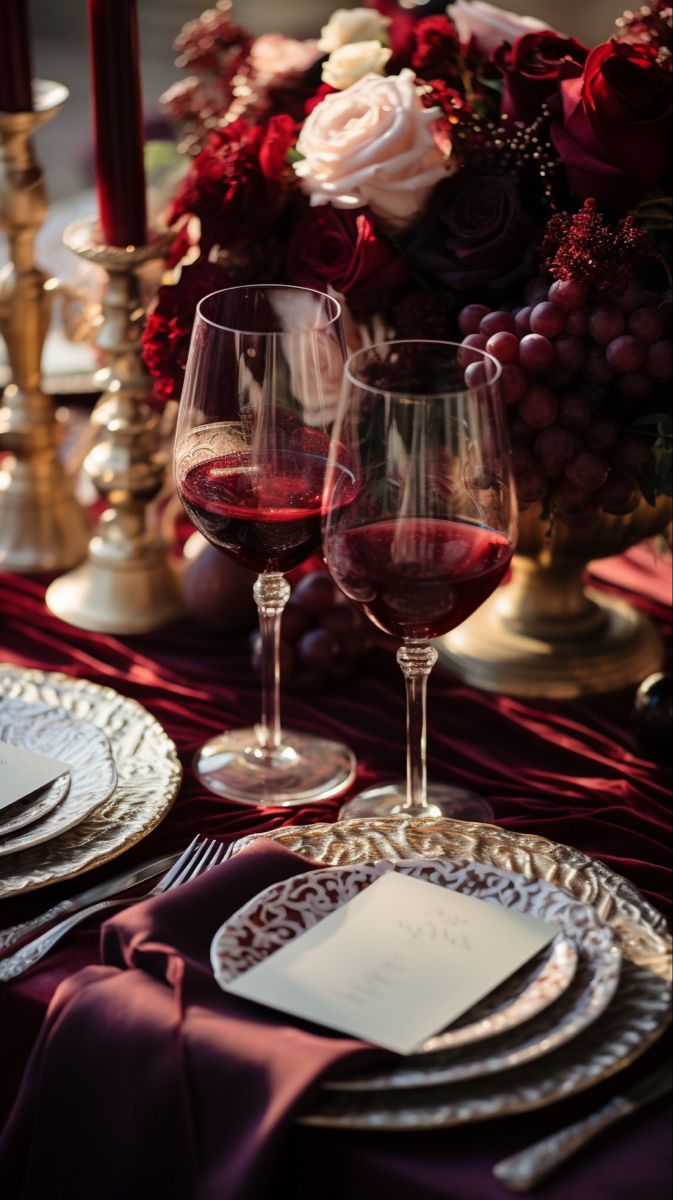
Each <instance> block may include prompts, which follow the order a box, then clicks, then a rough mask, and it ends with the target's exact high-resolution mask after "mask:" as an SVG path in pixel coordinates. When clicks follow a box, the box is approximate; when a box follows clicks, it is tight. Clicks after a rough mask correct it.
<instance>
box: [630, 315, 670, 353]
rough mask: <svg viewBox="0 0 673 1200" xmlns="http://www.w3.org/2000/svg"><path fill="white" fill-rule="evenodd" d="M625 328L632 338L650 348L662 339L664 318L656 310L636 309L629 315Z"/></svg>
mask: <svg viewBox="0 0 673 1200" xmlns="http://www.w3.org/2000/svg"><path fill="white" fill-rule="evenodd" d="M626 328H627V330H628V332H629V333H630V334H632V335H633V337H636V338H639V339H640V341H641V342H644V343H645V345H646V346H651V345H652V342H658V341H659V339H660V338H662V337H663V334H664V318H663V316H662V314H661V313H660V312H658V311H657V309H656V308H636V309H635V311H634V312H632V313H629V317H628V320H627V322H626Z"/></svg>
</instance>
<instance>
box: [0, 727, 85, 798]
mask: <svg viewBox="0 0 673 1200" xmlns="http://www.w3.org/2000/svg"><path fill="white" fill-rule="evenodd" d="M69 770H70V766H69V764H68V763H66V762H60V761H59V759H57V758H48V757H47V756H46V755H45V754H36V753H35V751H34V750H26V748H25V746H13V745H11V744H10V743H9V742H0V809H2V808H7V807H8V806H9V805H10V804H14V803H16V801H17V800H24V799H25V798H26V796H30V795H32V793H33V792H37V791H39V790H40V789H41V788H45V787H47V785H48V784H50V783H53V782H54V780H55V779H58V778H59V776H60V775H65V774H66V773H67V772H68V771H69Z"/></svg>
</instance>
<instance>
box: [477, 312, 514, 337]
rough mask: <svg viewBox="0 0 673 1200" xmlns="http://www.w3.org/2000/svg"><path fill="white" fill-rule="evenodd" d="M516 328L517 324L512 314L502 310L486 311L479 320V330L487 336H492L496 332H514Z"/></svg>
mask: <svg viewBox="0 0 673 1200" xmlns="http://www.w3.org/2000/svg"><path fill="white" fill-rule="evenodd" d="M515 330H516V324H515V321H514V317H513V316H512V314H511V313H508V312H502V311H501V310H499V311H498V312H489V313H486V316H485V317H482V319H481V321H480V322H479V332H480V333H482V334H483V335H484V337H485V338H490V337H492V336H493V334H494V333H514V332H515Z"/></svg>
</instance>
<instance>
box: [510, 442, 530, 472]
mask: <svg viewBox="0 0 673 1200" xmlns="http://www.w3.org/2000/svg"><path fill="white" fill-rule="evenodd" d="M510 458H511V462H512V470H513V471H514V474H515V475H520V474H522V473H523V472H525V471H530V469H531V467H534V466H535V459H534V458H533V455H532V454H531V452H530V450H529V449H528V446H512V449H511V451H510Z"/></svg>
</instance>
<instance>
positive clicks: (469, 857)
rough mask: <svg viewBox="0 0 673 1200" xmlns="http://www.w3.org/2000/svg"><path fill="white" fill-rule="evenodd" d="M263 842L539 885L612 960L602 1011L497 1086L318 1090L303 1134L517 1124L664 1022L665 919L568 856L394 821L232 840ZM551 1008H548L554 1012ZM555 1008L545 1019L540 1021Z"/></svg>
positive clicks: (462, 826) (522, 837)
mask: <svg viewBox="0 0 673 1200" xmlns="http://www.w3.org/2000/svg"><path fill="white" fill-rule="evenodd" d="M259 837H266V838H272V839H273V840H274V841H278V842H280V843H281V844H282V845H284V846H287V848H288V849H290V850H294V851H295V852H296V853H297V854H302V855H304V856H305V857H306V858H308V859H310V860H312V861H313V862H318V863H324V864H326V865H330V866H331V865H335V866H339V865H348V864H351V863H375V862H378V861H380V860H381V859H389V860H396V859H413V858H443V857H446V858H450V859H451V860H452V861H454V862H456V863H458V862H463V863H470V862H477V863H485V864H490V865H493V866H497V867H500V868H502V869H503V870H505V871H511V872H513V873H514V874H519V875H524V876H525V877H526V878H527V879H533V880H536V879H539V880H544V881H546V882H547V883H551V884H552V885H553V886H554V887H558V888H562V889H563V890H564V891H566V892H568V893H569V894H570V895H571V896H572V897H573V898H574V899H575V900H578V901H580V902H581V903H583V904H589V905H591V907H592V908H594V909H595V911H596V913H597V915H598V917H599V918H600V919H601V920H602V921H603V922H604V923H605V924H606V925H608V926H609V927H610V928H611V929H612V932H613V934H614V936H615V941H616V944H617V946H618V947H619V949H620V950H621V953H622V971H621V976H620V980H619V984H618V987H617V991H616V993H615V996H614V998H613V1000H612V1003H611V1004H609V1005H608V1006H607V1008H606V1009H605V1011H604V1013H603V1014H602V1016H601V1019H600V1020H599V1021H593V1022H592V1023H591V1025H589V1026H588V1028H587V1029H585V1030H584V1031H583V1032H582V1033H581V1034H579V1036H578V1037H576V1038H573V1039H572V1040H571V1041H570V1042H568V1043H567V1045H565V1046H563V1047H561V1048H560V1049H558V1050H556V1051H554V1052H552V1053H551V1054H549V1055H546V1056H545V1057H544V1058H541V1059H539V1060H538V1061H536V1062H532V1063H530V1064H526V1065H523V1066H521V1067H519V1068H518V1069H517V1070H516V1071H512V1072H510V1073H508V1074H507V1075H505V1076H504V1077H503V1078H502V1079H500V1078H498V1077H497V1076H496V1077H494V1076H491V1075H487V1076H485V1077H484V1078H483V1079H479V1078H477V1079H469V1080H465V1081H464V1082H462V1083H452V1084H440V1085H439V1086H437V1087H433V1088H427V1087H424V1088H409V1089H406V1088H405V1089H399V1090H392V1091H382V1092H360V1093H353V1092H350V1093H345V1092H341V1093H337V1092H330V1091H327V1090H325V1089H324V1090H323V1091H322V1092H321V1093H320V1094H319V1096H318V1097H317V1098H316V1099H315V1100H314V1102H313V1105H314V1106H313V1110H312V1111H311V1112H310V1113H307V1114H306V1115H305V1116H303V1117H301V1118H300V1120H301V1122H302V1123H304V1124H309V1125H319V1126H324V1127H328V1128H343V1129H366V1130H392V1131H402V1130H410V1131H417V1130H419V1129H433V1128H440V1127H443V1126H447V1125H458V1124H462V1123H464V1122H468V1121H482V1120H487V1119H490V1118H492V1117H500V1116H510V1115H512V1114H515V1113H521V1112H528V1111H530V1110H532V1109H535V1108H540V1107H542V1106H544V1105H546V1104H552V1103H553V1102H554V1101H557V1100H560V1099H563V1098H566V1097H568V1096H571V1095H573V1094H574V1093H576V1092H581V1091H583V1090H585V1089H586V1088H589V1087H592V1086H593V1085H595V1084H597V1083H600V1082H601V1081H603V1080H605V1079H607V1078H609V1076H611V1075H614V1074H615V1073H616V1072H618V1071H620V1070H622V1069H623V1068H624V1067H626V1066H628V1064H629V1063H632V1062H633V1061H634V1060H635V1059H637V1058H638V1057H639V1056H640V1055H641V1054H642V1053H643V1052H644V1051H645V1050H646V1049H647V1048H648V1046H650V1045H651V1044H652V1043H653V1042H654V1041H655V1040H656V1039H657V1038H658V1037H660V1036H661V1034H662V1033H663V1031H664V1029H665V1028H666V1027H667V1025H668V1023H669V1021H670V1003H671V949H672V943H671V936H670V933H669V930H668V926H667V924H666V921H665V919H664V917H663V916H662V915H661V914H660V913H659V912H657V910H656V909H655V908H654V907H653V906H652V905H651V904H650V903H649V902H648V901H647V900H646V899H645V898H644V897H643V896H641V894H640V893H639V892H638V891H636V889H635V888H634V887H632V885H631V884H630V883H628V882H627V880H625V879H623V878H622V877H621V876H619V875H615V874H614V873H613V872H612V871H610V870H609V869H608V868H607V867H606V866H605V865H604V864H603V863H601V862H599V861H598V860H596V859H591V858H589V857H588V856H587V855H586V854H582V853H581V852H580V851H579V850H575V849H573V848H572V847H570V846H563V845H559V844H558V843H555V842H551V841H548V840H547V839H546V838H542V837H537V836H534V835H532V834H523V833H515V832H511V831H509V830H504V829H497V828H495V827H494V826H491V825H482V824H478V823H477V822H463V821H451V820H441V819H437V820H433V819H430V820H425V821H418V820H413V819H410V818H404V817H394V818H386V819H383V818H382V819H378V820H352V821H339V822H337V823H335V824H333V825H328V824H316V825H309V826H303V827H302V826H294V827H285V828H281V829H277V830H274V831H272V832H267V833H263V834H256V835H251V836H249V837H247V838H241V839H240V840H239V841H238V842H237V843H236V845H235V846H234V848H233V853H240V851H241V850H243V849H245V847H246V846H248V845H250V844H251V843H252V842H254V841H256V840H258V838H259ZM554 1007H555V1006H554ZM553 1012H554V1008H552V1009H550V1010H549V1014H550V1016H551V1015H552V1014H553Z"/></svg>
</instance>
